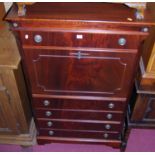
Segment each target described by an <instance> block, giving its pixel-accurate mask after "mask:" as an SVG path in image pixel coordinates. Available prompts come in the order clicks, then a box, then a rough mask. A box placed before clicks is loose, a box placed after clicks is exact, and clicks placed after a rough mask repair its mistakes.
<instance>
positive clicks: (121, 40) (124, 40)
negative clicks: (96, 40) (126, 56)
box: [118, 38, 126, 46]
mask: <svg viewBox="0 0 155 155" xmlns="http://www.w3.org/2000/svg"><path fill="white" fill-rule="evenodd" d="M118 44H119V45H120V46H124V45H125V44H126V39H125V38H119V39H118Z"/></svg>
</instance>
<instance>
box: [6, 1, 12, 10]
mask: <svg viewBox="0 0 155 155" xmlns="http://www.w3.org/2000/svg"><path fill="white" fill-rule="evenodd" d="M11 5H12V2H4V7H5V11H6V12H7V11H8V10H9V8H10V7H11Z"/></svg>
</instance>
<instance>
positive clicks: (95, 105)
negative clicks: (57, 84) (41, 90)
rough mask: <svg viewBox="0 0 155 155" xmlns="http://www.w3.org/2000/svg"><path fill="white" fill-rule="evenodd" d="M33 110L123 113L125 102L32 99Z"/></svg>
mask: <svg viewBox="0 0 155 155" xmlns="http://www.w3.org/2000/svg"><path fill="white" fill-rule="evenodd" d="M33 105H34V107H35V108H48V109H49V108H51V109H59V110H61V109H66V110H67V109H72V110H75V109H76V110H98V111H103V110H108V111H124V110H125V107H126V103H125V102H121V101H98V100H81V99H52V98H33Z"/></svg>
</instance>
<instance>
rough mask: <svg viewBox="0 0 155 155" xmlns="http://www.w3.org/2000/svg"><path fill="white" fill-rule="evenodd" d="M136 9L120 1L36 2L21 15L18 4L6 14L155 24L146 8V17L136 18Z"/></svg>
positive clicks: (43, 18)
mask: <svg viewBox="0 0 155 155" xmlns="http://www.w3.org/2000/svg"><path fill="white" fill-rule="evenodd" d="M135 11H136V10H135V9H133V8H129V7H128V6H125V5H124V4H120V3H92V2H90V3H78V2H77V3H73V2H72V3H71V2H70V3H62V2H61V3H60V2H57V3H53V2H51V3H46V2H44V3H35V4H33V5H29V6H26V15H25V16H22V17H19V16H18V12H17V6H15V5H14V6H13V7H12V9H11V10H10V11H9V13H8V14H7V16H6V20H15V21H28V20H33V21H34V20H35V21H40V20H46V21H47V20H63V21H67V20H76V21H90V22H105V23H122V24H131V25H132V24H133V25H134V24H140V25H141V24H155V22H153V20H152V17H151V15H150V13H149V10H145V14H144V15H145V18H144V19H143V20H139V21H138V20H136V18H135Z"/></svg>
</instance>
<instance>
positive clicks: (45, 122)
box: [37, 119, 122, 132]
mask: <svg viewBox="0 0 155 155" xmlns="http://www.w3.org/2000/svg"><path fill="white" fill-rule="evenodd" d="M37 124H38V127H39V128H50V129H63V130H95V131H117V132H120V131H121V128H122V125H121V123H120V122H110V121H109V122H108V121H92V120H90V121H84V120H83V121H82V120H80V121H79V120H69V119H68V120H67V119H64V120H58V119H57V120H56V119H37Z"/></svg>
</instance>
